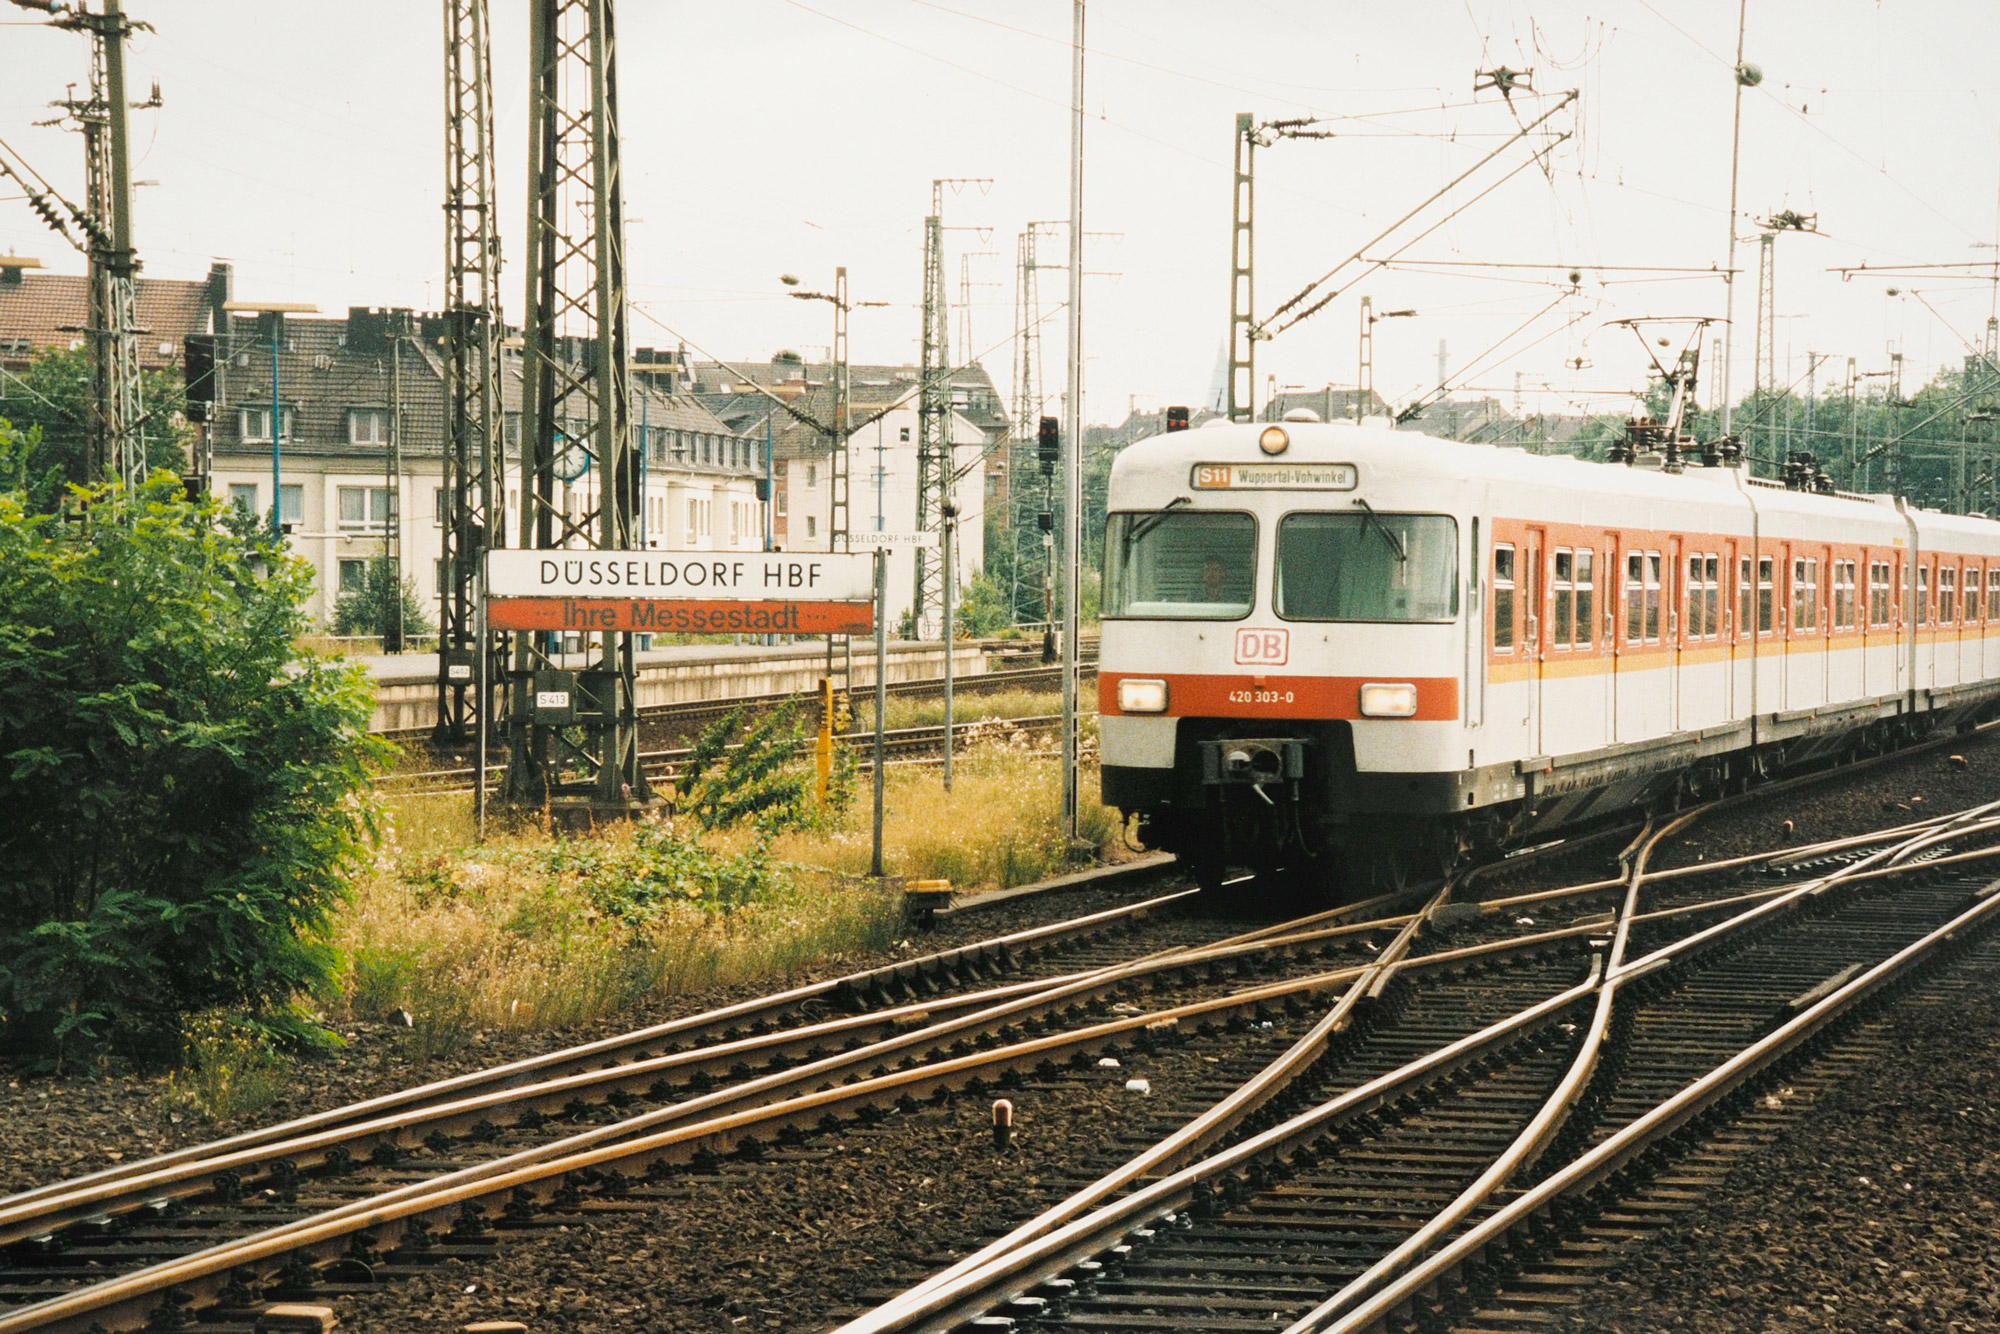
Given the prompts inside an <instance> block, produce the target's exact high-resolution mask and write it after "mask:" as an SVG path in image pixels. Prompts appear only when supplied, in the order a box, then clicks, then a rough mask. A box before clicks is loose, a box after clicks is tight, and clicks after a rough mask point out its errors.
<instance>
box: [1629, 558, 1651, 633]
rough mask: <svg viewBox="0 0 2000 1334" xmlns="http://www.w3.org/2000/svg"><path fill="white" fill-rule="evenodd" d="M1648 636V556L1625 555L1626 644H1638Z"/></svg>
mask: <svg viewBox="0 0 2000 1334" xmlns="http://www.w3.org/2000/svg"><path fill="white" fill-rule="evenodd" d="M1645 634H1646V555H1645V553H1644V552H1642V551H1628V552H1626V553H1625V642H1626V643H1628V644H1637V643H1639V642H1640V641H1641V640H1642V639H1644V638H1645Z"/></svg>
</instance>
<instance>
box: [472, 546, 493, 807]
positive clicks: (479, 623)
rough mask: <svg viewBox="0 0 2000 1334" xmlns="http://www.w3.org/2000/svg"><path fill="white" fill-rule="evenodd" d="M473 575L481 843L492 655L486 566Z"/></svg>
mask: <svg viewBox="0 0 2000 1334" xmlns="http://www.w3.org/2000/svg"><path fill="white" fill-rule="evenodd" d="M474 578H475V579H476V580H477V583H476V584H475V585H474V594H473V598H474V600H473V606H474V607H475V608H477V610H475V611H474V612H473V614H472V618H473V627H474V628H473V632H472V642H473V643H475V644H477V645H479V655H478V656H479V666H478V672H479V685H478V690H479V695H478V699H479V736H478V739H477V740H476V741H475V742H474V744H475V745H476V746H477V747H478V753H477V754H475V755H474V756H473V759H472V827H473V837H474V839H475V840H476V841H478V842H480V843H484V842H485V841H486V745H487V735H488V734H487V722H488V720H489V719H490V718H491V717H492V710H491V709H489V708H487V704H488V703H489V702H490V701H491V699H492V697H491V696H490V695H489V694H488V693H487V690H488V684H489V683H488V679H487V678H488V674H489V671H490V669H491V667H492V663H493V655H492V654H491V653H489V652H487V651H486V646H487V639H486V570H485V567H484V566H482V567H481V568H480V570H479V572H478V573H477V574H476V575H475V576H474Z"/></svg>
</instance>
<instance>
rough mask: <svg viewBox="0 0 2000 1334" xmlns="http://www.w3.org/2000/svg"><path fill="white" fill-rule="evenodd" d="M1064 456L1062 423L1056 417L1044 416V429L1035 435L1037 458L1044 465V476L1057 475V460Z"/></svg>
mask: <svg viewBox="0 0 2000 1334" xmlns="http://www.w3.org/2000/svg"><path fill="white" fill-rule="evenodd" d="M1061 457H1062V423H1061V422H1059V421H1057V420H1056V419H1055V418H1054V417H1044V418H1042V429H1041V431H1040V432H1039V433H1038V434H1037V436H1036V437H1035V458H1036V459H1037V460H1038V461H1039V462H1040V463H1041V465H1042V476H1044V477H1053V476H1055V475H1056V460H1057V459H1059V458H1061Z"/></svg>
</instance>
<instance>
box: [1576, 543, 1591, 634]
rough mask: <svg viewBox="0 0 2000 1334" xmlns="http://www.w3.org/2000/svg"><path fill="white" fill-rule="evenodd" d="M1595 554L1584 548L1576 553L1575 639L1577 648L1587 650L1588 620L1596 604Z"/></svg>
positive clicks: (1589, 630)
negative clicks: (1594, 595)
mask: <svg viewBox="0 0 2000 1334" xmlns="http://www.w3.org/2000/svg"><path fill="white" fill-rule="evenodd" d="M1596 564H1597V553H1596V552H1594V551H1591V550H1589V549H1588V548H1585V549H1583V550H1580V551H1578V552H1577V553H1576V639H1575V641H1574V642H1575V644H1576V646H1577V647H1578V648H1589V647H1590V638H1591V629H1590V618H1591V615H1592V611H1593V608H1594V604H1595V603H1596V600H1597V599H1596V598H1595V597H1593V596H1592V595H1593V594H1594V593H1595V592H1596V591H1597V588H1596V584H1597V571H1596V568H1595V567H1596Z"/></svg>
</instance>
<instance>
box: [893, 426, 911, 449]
mask: <svg viewBox="0 0 2000 1334" xmlns="http://www.w3.org/2000/svg"><path fill="white" fill-rule="evenodd" d="M896 438H897V439H898V440H900V441H902V442H903V443H904V444H906V445H907V444H909V443H910V428H909V427H907V426H904V427H901V428H899V429H898V430H897V432H896Z"/></svg>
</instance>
